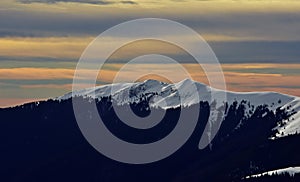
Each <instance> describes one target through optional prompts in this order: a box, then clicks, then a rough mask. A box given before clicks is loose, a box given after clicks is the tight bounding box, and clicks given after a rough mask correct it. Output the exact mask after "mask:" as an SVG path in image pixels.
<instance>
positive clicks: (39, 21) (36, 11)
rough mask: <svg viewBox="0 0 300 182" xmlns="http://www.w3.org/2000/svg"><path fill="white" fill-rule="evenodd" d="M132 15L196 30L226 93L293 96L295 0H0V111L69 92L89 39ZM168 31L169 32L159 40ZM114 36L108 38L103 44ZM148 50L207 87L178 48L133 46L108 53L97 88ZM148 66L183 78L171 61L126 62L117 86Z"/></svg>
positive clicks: (298, 50) (298, 5)
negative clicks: (216, 65)
mask: <svg viewBox="0 0 300 182" xmlns="http://www.w3.org/2000/svg"><path fill="white" fill-rule="evenodd" d="M137 18H164V19H170V20H173V21H177V22H179V23H182V24H184V25H186V26H188V27H190V28H192V29H193V30H195V31H196V32H197V33H199V34H200V35H201V36H202V37H203V38H204V39H205V40H206V41H207V42H208V44H209V45H210V46H211V48H212V50H213V51H214V52H215V54H216V56H217V58H218V60H219V61H220V63H221V66H222V68H223V72H224V76H225V79H226V85H227V89H228V90H232V91H276V92H282V93H286V94H291V95H297V96H300V81H299V80H300V79H299V78H300V59H299V58H300V34H299V32H300V23H299V22H300V1H298V0H182V1H180V0H1V2H0V107H6V106H11V105H16V104H20V103H23V102H28V101H32V100H39V99H45V98H49V97H56V96H60V95H62V94H64V93H67V92H69V91H70V90H71V87H72V80H73V75H74V70H75V68H76V64H77V62H78V60H79V58H80V56H81V55H82V53H83V52H84V50H85V48H86V47H87V46H88V45H89V44H90V43H91V41H93V39H95V38H96V36H97V35H99V34H100V33H102V32H103V31H105V30H107V29H109V28H111V27H113V26H115V25H117V24H119V23H122V22H125V21H129V20H133V19H137ZM157 28H158V31H159V27H157ZM173 34H174V32H173V31H172V30H170V32H169V34H168V35H166V36H172V35H173ZM176 36H177V37H178V38H181V39H187V40H188V39H189V37H184V36H181V35H176ZM122 38H123V39H130V36H128V37H126V36H125V37H122ZM118 39H119V37H118V38H111V37H108V38H107V42H105V43H104V44H107V47H109V44H110V41H118ZM191 41H193V40H191ZM99 51H100V52H101V51H103V50H99ZM149 53H158V54H163V55H167V56H170V57H172V58H174V59H175V60H176V61H178V62H179V63H181V64H182V65H183V66H184V67H185V68H186V69H187V70H188V71H189V73H190V76H192V77H193V79H195V80H197V81H200V82H204V83H208V82H207V78H206V76H205V73H204V72H203V70H202V69H201V67H199V66H197V65H195V63H194V62H193V60H192V59H191V58H190V57H189V56H188V55H186V53H185V52H184V51H182V50H180V49H178V48H177V47H174V46H172V45H168V44H165V43H162V42H154V41H140V42H135V43H132V44H129V45H126V46H125V47H123V48H120V50H118V52H117V53H115V54H114V55H112V57H111V58H110V60H108V62H107V64H106V65H105V66H104V68H103V74H102V76H101V77H100V76H99V78H98V82H97V84H99V85H102V84H107V83H111V82H112V81H113V77H114V76H115V75H116V73H117V72H118V70H119V69H120V68H122V65H123V63H124V62H125V61H126V60H129V59H133V58H134V57H136V56H138V55H143V54H149ZM155 69H160V70H161V71H162V72H166V73H167V72H168V73H170V74H173V75H174V76H173V77H174V78H175V80H177V81H180V80H181V79H183V78H184V77H185V76H186V75H178V74H176V71H175V68H174V65H171V64H159V63H158V64H146V63H144V64H134V65H131V68H130V71H128V73H127V74H126V75H127V76H128V77H126V76H125V77H124V81H126V80H130V76H131V75H132V74H138V73H144V72H147V70H155ZM150 78H151V77H150ZM153 78H156V77H153Z"/></svg>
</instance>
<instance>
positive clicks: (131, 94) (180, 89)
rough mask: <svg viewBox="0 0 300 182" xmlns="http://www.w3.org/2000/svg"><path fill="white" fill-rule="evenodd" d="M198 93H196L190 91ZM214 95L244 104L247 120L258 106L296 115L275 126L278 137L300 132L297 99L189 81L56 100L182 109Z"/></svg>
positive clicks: (100, 89)
mask: <svg viewBox="0 0 300 182" xmlns="http://www.w3.org/2000/svg"><path fill="white" fill-rule="evenodd" d="M195 87H196V89H197V91H195V90H194V89H193V88H195ZM212 92H213V93H214V95H215V97H214V98H222V99H220V100H215V101H216V102H217V103H218V102H224V101H225V100H223V97H224V95H226V97H227V99H226V102H227V103H228V104H229V105H231V104H232V103H233V102H235V101H237V102H238V103H240V102H242V101H246V102H247V103H248V104H246V105H245V106H246V107H247V108H246V110H245V113H246V116H245V117H250V116H251V111H253V109H254V108H256V107H257V106H260V105H265V104H266V105H268V108H269V109H270V110H272V111H273V112H276V109H277V108H278V107H281V108H285V109H287V110H289V111H290V112H296V114H294V115H293V116H292V118H289V119H288V120H286V121H284V126H280V125H278V127H276V128H275V129H278V131H279V134H278V137H282V136H286V135H289V134H294V133H295V132H300V112H298V111H300V98H299V97H295V96H290V95H286V94H281V93H276V92H230V91H223V90H218V89H215V88H211V87H209V86H207V85H205V84H202V83H199V82H195V81H193V80H190V79H185V80H183V81H181V82H178V83H174V84H168V83H164V82H160V81H157V80H146V81H144V82H136V83H116V84H111V85H104V86H97V87H94V88H88V89H83V90H78V91H75V92H73V93H72V92H71V93H68V94H66V95H63V96H61V97H58V98H57V99H58V100H66V99H69V98H71V97H72V96H84V97H92V98H101V97H106V96H111V97H112V99H114V100H115V101H117V103H118V104H119V105H122V104H126V103H127V104H128V103H134V102H139V101H140V99H141V98H146V97H148V98H149V97H150V98H152V100H150V101H151V102H150V105H151V106H153V107H161V108H165V109H167V108H171V107H178V106H180V105H182V106H190V105H193V104H196V103H199V101H208V102H210V103H211V102H213V101H212V100H211V93H212Z"/></svg>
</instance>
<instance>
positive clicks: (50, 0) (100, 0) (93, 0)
mask: <svg viewBox="0 0 300 182" xmlns="http://www.w3.org/2000/svg"><path fill="white" fill-rule="evenodd" d="M18 2H20V3H24V4H31V3H45V4H55V3H82V4H94V5H110V4H137V2H134V1H107V0H18Z"/></svg>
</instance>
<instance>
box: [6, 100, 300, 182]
mask: <svg viewBox="0 0 300 182" xmlns="http://www.w3.org/2000/svg"><path fill="white" fill-rule="evenodd" d="M76 99H78V100H80V102H82V103H84V104H94V102H96V104H97V107H98V111H100V115H101V117H102V119H103V122H104V123H105V125H106V126H107V128H108V129H109V130H110V131H111V132H112V133H114V134H115V135H116V136H117V137H119V138H120V139H122V140H126V141H128V142H131V143H149V142H154V141H157V140H159V139H161V138H164V137H165V136H166V135H168V133H170V132H171V131H172V129H173V128H174V127H175V125H176V123H177V119H178V117H179V114H180V111H181V109H191V107H196V106H195V105H193V106H190V107H185V108H181V109H180V108H173V109H168V110H167V111H166V115H165V117H164V118H163V120H162V121H161V122H160V123H159V124H158V125H156V126H155V127H153V128H151V129H148V130H143V131H141V130H138V129H134V128H130V127H129V126H127V125H125V124H124V123H123V122H122V121H120V120H119V119H118V117H117V116H116V114H115V113H114V110H113V109H112V107H111V105H112V101H111V99H110V97H105V98H102V99H101V100H91V99H88V98H82V97H77V98H76ZM246 104H249V103H248V101H242V102H240V103H238V102H234V103H233V104H231V105H227V107H226V113H227V116H226V118H225V119H224V121H223V123H222V125H221V128H220V131H219V132H218V134H217V136H216V137H215V138H214V140H213V142H212V145H211V146H212V147H207V148H205V149H204V150H199V149H198V143H199V140H200V138H201V135H202V133H203V130H204V127H205V125H206V123H207V120H208V117H209V113H210V105H209V104H208V102H200V103H199V105H200V110H201V112H200V116H199V119H198V124H197V126H196V128H195V131H194V133H193V134H192V136H191V138H190V139H189V140H188V142H187V143H186V144H185V145H184V146H183V147H182V148H181V149H180V150H178V151H177V152H176V153H175V154H173V155H171V156H170V157H168V158H166V159H164V160H161V161H159V162H156V163H151V164H146V165H130V164H123V163H119V162H116V161H113V160H111V159H108V158H106V157H105V156H103V155H101V154H100V153H98V152H97V151H96V150H95V149H94V148H93V147H92V146H90V145H89V144H88V142H87V141H86V140H85V139H84V137H83V136H82V134H81V132H80V130H79V128H78V126H77V123H76V120H75V116H74V113H73V108H72V100H71V99H68V100H63V101H57V100H48V101H43V102H39V103H29V104H25V105H22V106H18V107H13V108H6V109H0V117H1V122H0V141H1V156H0V181H30V182H32V181H100V182H105V181H146V182H147V181H149V182H150V181H191V182H192V181H241V180H242V179H243V178H244V177H245V176H248V175H251V174H257V173H261V172H265V171H268V170H274V169H279V168H284V167H293V166H300V156H299V153H300V146H299V141H300V135H298V134H294V135H290V136H286V137H283V138H278V139H275V140H270V139H269V138H270V137H271V136H275V134H276V132H277V131H276V130H273V128H274V127H276V126H277V125H278V124H280V122H282V121H283V120H284V119H288V118H290V117H291V116H292V115H293V114H294V113H293V112H288V111H286V110H282V109H280V108H277V110H276V112H274V111H272V110H269V108H268V107H267V106H266V105H261V106H258V107H256V108H253V111H252V112H253V114H252V115H251V116H249V117H246V116H245V115H246V114H245V105H246ZM119 107H122V106H119ZM130 107H131V109H132V110H133V111H134V112H135V113H136V114H137V115H139V116H143V117H144V116H147V115H148V114H150V112H151V111H150V110H149V109H147V108H149V104H148V101H147V100H144V101H141V102H139V103H134V104H131V105H130ZM153 109H158V110H159V109H160V108H151V110H153ZM266 113H267V114H266ZM86 119H87V120H88V119H89V117H88V116H86ZM237 126H239V127H237ZM283 178H284V181H295V180H297V179H298V181H299V175H296V176H295V177H290V176H287V175H284V176H279V175H278V176H273V177H266V176H265V177H261V178H257V179H254V178H253V179H245V181H270V179H272V180H273V181H275V180H280V179H283Z"/></svg>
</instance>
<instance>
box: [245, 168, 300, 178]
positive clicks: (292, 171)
mask: <svg viewBox="0 0 300 182" xmlns="http://www.w3.org/2000/svg"><path fill="white" fill-rule="evenodd" d="M283 173H289V175H290V176H294V175H295V174H297V173H300V167H288V168H283V169H276V170H272V171H267V172H264V173H261V174H255V175H251V176H247V177H246V179H247V178H253V177H261V176H264V175H269V176H272V175H274V174H278V175H280V174H283Z"/></svg>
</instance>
